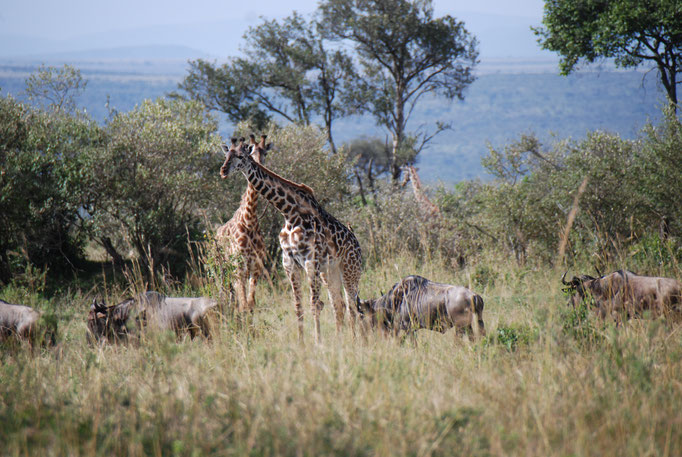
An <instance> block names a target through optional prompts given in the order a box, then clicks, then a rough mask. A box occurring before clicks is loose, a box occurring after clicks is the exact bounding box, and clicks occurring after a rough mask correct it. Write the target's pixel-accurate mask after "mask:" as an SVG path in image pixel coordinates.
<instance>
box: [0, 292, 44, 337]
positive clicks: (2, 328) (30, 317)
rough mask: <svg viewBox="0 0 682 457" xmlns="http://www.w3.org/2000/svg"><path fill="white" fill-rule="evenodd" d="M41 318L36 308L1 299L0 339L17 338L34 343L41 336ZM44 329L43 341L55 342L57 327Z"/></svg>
mask: <svg viewBox="0 0 682 457" xmlns="http://www.w3.org/2000/svg"><path fill="white" fill-rule="evenodd" d="M39 320H40V312H38V311H36V310H35V309H33V308H31V307H29V306H24V305H13V304H11V303H8V302H6V301H4V300H0V341H5V340H7V339H8V338H16V339H17V340H26V341H28V342H29V343H31V344H32V343H33V342H34V340H35V339H36V338H37V337H38V336H39V329H38V323H39ZM43 331H44V333H43V335H42V336H43V337H44V338H43V342H44V343H51V344H54V343H55V332H56V329H53V328H45V329H43Z"/></svg>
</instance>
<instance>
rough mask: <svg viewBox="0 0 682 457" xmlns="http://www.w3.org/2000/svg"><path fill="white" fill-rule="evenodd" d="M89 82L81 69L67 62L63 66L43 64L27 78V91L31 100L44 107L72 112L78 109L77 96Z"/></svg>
mask: <svg viewBox="0 0 682 457" xmlns="http://www.w3.org/2000/svg"><path fill="white" fill-rule="evenodd" d="M87 84H88V81H87V80H85V79H83V77H82V76H81V71H80V70H79V69H77V68H74V67H72V66H71V65H66V64H65V65H64V66H63V67H62V68H56V67H46V66H45V65H41V66H40V68H39V69H38V71H36V72H35V73H32V74H31V75H29V77H28V78H27V79H26V89H25V91H26V95H27V96H28V99H29V100H30V101H31V102H33V103H35V104H37V105H38V106H40V107H42V108H44V109H48V108H50V109H52V110H54V111H64V112H67V113H72V112H73V111H75V109H76V100H75V99H76V97H78V96H79V95H81V94H82V93H83V91H84V90H85V87H86V86H87Z"/></svg>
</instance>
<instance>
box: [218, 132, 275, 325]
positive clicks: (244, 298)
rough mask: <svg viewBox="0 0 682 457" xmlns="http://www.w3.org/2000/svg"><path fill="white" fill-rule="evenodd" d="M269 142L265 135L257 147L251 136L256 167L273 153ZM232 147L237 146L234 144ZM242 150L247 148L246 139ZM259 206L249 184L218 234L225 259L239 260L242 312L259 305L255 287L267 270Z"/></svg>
mask: <svg viewBox="0 0 682 457" xmlns="http://www.w3.org/2000/svg"><path fill="white" fill-rule="evenodd" d="M266 138H267V136H266V135H262V136H261V140H260V142H259V143H256V139H255V137H254V135H251V136H250V147H251V157H253V160H254V161H255V162H257V163H261V161H262V160H263V159H264V158H265V156H266V155H267V152H268V150H269V149H270V144H267V145H266V144H265V139H266ZM232 147H233V148H235V147H237V146H236V144H234V143H233V145H232ZM239 147H244V144H243V138H242V143H241V144H240V145H239ZM257 206H258V192H257V191H256V188H255V187H253V185H252V184H251V183H248V185H247V187H246V190H245V191H244V194H243V195H242V199H241V202H240V204H239V208H237V211H235V212H234V215H233V216H232V219H230V220H229V221H227V222H226V223H225V224H224V225H222V226H221V227H219V228H218V231H217V232H216V240H217V242H218V244H219V245H220V246H221V247H223V249H224V251H225V254H226V257H227V256H234V255H237V256H239V257H240V261H239V262H238V264H237V266H236V271H235V279H234V284H235V291H236V293H237V300H238V301H239V311H240V312H243V311H249V312H253V310H254V307H255V304H256V299H255V298H256V284H257V283H258V278H259V277H260V276H261V274H262V273H263V271H264V269H265V266H264V260H265V258H266V255H267V252H266V248H265V241H263V234H262V233H261V231H260V227H259V225H258V215H257V214H256V208H257ZM247 282H248V294H247Z"/></svg>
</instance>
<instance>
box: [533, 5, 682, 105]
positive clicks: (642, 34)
mask: <svg viewBox="0 0 682 457" xmlns="http://www.w3.org/2000/svg"><path fill="white" fill-rule="evenodd" d="M542 23H543V25H544V27H538V28H534V29H533V30H534V32H535V34H536V35H537V36H538V37H539V42H540V45H541V46H542V48H543V49H548V50H550V51H555V52H558V53H559V55H560V56H561V62H560V68H561V72H562V73H563V74H568V73H570V72H572V71H574V70H575V68H576V67H577V66H578V65H579V63H580V62H587V63H592V62H595V61H597V60H599V59H602V58H613V59H614V60H615V63H616V65H618V66H621V67H637V66H639V65H640V64H642V63H645V62H649V63H651V64H653V65H655V66H656V68H657V69H658V72H659V76H660V79H661V83H662V84H663V87H664V88H665V90H666V93H667V96H668V99H669V100H670V103H671V104H672V105H673V106H676V105H677V85H678V84H679V82H680V79H679V76H678V73H679V65H680V57H681V56H680V53H681V51H682V8H681V7H680V2H679V1H677V0H607V1H604V0H546V1H545V13H544V17H543V20H542Z"/></svg>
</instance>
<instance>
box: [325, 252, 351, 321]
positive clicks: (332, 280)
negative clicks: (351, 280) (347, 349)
mask: <svg viewBox="0 0 682 457" xmlns="http://www.w3.org/2000/svg"><path fill="white" fill-rule="evenodd" d="M321 277H322V281H324V283H325V285H326V286H327V291H328V294H329V301H330V302H331V303H332V304H333V306H334V315H335V316H336V333H337V334H339V333H340V332H341V329H342V328H343V320H344V315H345V311H346V303H345V301H344V299H343V295H342V293H341V271H340V270H339V268H338V266H336V265H330V267H329V270H328V271H327V272H326V273H323V274H322V275H321Z"/></svg>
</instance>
